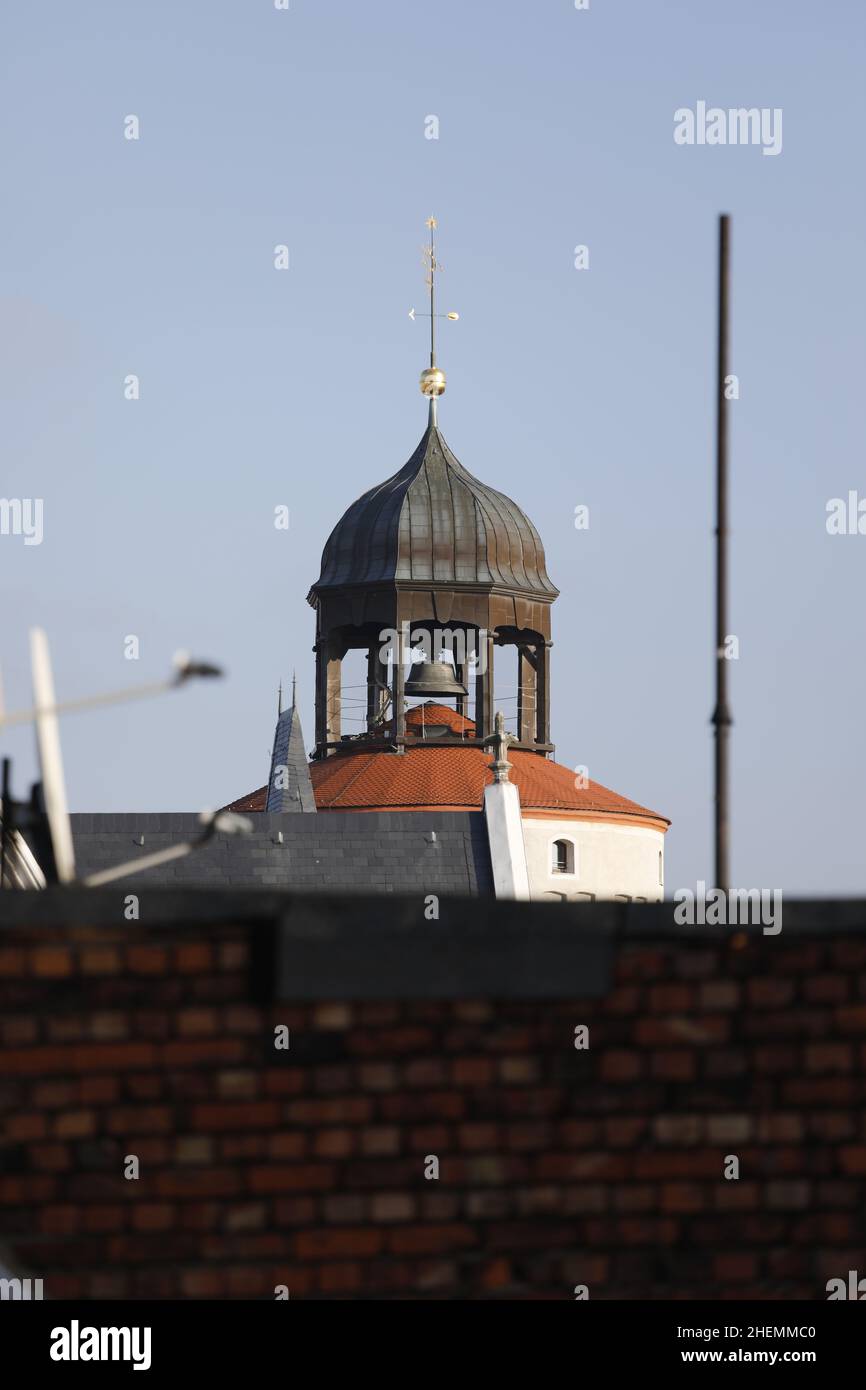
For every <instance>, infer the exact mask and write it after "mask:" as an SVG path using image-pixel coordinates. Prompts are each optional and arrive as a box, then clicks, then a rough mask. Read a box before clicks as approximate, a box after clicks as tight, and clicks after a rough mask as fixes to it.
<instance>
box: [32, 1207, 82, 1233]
mask: <svg viewBox="0 0 866 1390" xmlns="http://www.w3.org/2000/svg"><path fill="white" fill-rule="evenodd" d="M82 1210H83V1208H82V1207H60V1206H50V1207H43V1208H42V1210H41V1211H40V1213H39V1230H40V1231H41V1232H43V1234H45V1235H51V1236H72V1235H75V1234H76V1233H77V1232H78V1231H79V1230H80V1229H81V1212H82Z"/></svg>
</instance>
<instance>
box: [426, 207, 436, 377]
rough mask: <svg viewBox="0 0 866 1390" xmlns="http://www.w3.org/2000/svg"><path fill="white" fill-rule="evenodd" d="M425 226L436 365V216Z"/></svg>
mask: <svg viewBox="0 0 866 1390" xmlns="http://www.w3.org/2000/svg"><path fill="white" fill-rule="evenodd" d="M427 226H428V227H429V228H430V278H429V279H428V281H427V284H428V285H429V287H430V366H431V367H435V366H436V246H435V243H434V241H433V232H434V231H435V228H436V218H435V217H428V218H427Z"/></svg>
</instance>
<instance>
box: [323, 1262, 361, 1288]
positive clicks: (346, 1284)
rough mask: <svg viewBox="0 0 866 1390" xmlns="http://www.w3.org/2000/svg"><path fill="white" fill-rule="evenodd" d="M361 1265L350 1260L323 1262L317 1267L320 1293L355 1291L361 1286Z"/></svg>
mask: <svg viewBox="0 0 866 1390" xmlns="http://www.w3.org/2000/svg"><path fill="white" fill-rule="evenodd" d="M361 1270H362V1266H361V1265H359V1264H353V1263H351V1262H350V1261H345V1260H344V1261H341V1262H339V1263H335V1264H325V1265H322V1266H321V1267H320V1268H319V1275H318V1286H319V1288H320V1289H321V1291H322V1293H355V1292H357V1291H358V1290H360V1289H361V1288H362V1286H363V1284H362V1281H363V1275H362V1273H361Z"/></svg>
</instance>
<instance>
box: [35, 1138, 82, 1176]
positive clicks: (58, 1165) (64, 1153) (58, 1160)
mask: <svg viewBox="0 0 866 1390" xmlns="http://www.w3.org/2000/svg"><path fill="white" fill-rule="evenodd" d="M30 1161H31V1163H32V1166H33V1167H34V1168H37V1169H40V1170H41V1171H43V1172H52V1173H60V1172H63V1171H64V1170H65V1169H68V1168H70V1167H71V1166H72V1164H71V1161H70V1156H69V1149H68V1148H67V1146H66V1145H65V1144H34V1145H33V1146H32V1148H31V1149H30Z"/></svg>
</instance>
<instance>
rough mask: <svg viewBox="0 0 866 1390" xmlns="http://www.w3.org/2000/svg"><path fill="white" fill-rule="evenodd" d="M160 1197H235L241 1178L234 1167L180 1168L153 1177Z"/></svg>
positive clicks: (155, 1188) (153, 1184) (152, 1181)
mask: <svg viewBox="0 0 866 1390" xmlns="http://www.w3.org/2000/svg"><path fill="white" fill-rule="evenodd" d="M151 1183H152V1187H153V1190H154V1191H155V1192H156V1193H157V1194H158V1195H159V1196H160V1197H193V1198H195V1197H234V1196H235V1195H236V1194H237V1192H238V1191H239V1189H240V1178H239V1175H238V1173H237V1171H236V1170H235V1169H233V1168H186V1169H183V1168H180V1169H177V1170H176V1171H174V1172H164V1173H157V1174H156V1175H155V1177H153V1178H152V1179H151Z"/></svg>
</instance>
